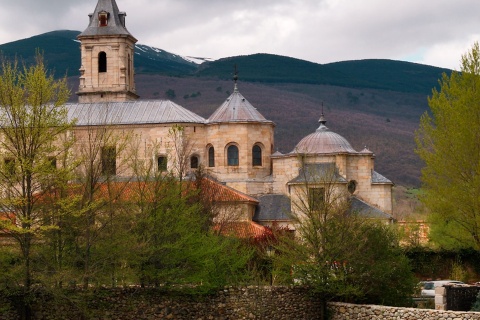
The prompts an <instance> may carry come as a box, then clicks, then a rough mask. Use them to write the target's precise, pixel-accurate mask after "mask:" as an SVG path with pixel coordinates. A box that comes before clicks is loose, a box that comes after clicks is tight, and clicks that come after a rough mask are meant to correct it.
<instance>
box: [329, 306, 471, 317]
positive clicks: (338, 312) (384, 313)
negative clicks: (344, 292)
mask: <svg viewBox="0 0 480 320" xmlns="http://www.w3.org/2000/svg"><path fill="white" fill-rule="evenodd" d="M328 309H329V313H330V320H345V319H348V320H398V319H408V320H417V319H418V320H438V319H451V320H463V319H469V320H475V319H480V312H463V311H442V310H433V309H413V308H395V307H384V306H373V305H359V304H348V303H338V302H332V303H329V304H328Z"/></svg>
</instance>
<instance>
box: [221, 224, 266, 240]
mask: <svg viewBox="0 0 480 320" xmlns="http://www.w3.org/2000/svg"><path fill="white" fill-rule="evenodd" d="M213 230H214V231H216V232H219V233H220V234H222V235H225V236H235V237H238V238H241V239H251V238H255V239H260V238H266V237H272V236H273V233H272V230H270V228H267V227H264V226H262V225H259V224H257V223H255V222H253V221H238V222H225V223H222V224H216V225H215V226H214V227H213Z"/></svg>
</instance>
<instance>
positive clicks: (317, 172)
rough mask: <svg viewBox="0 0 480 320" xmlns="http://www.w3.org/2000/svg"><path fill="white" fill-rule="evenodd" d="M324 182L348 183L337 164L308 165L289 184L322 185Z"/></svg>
mask: <svg viewBox="0 0 480 320" xmlns="http://www.w3.org/2000/svg"><path fill="white" fill-rule="evenodd" d="M322 182H338V183H346V182H347V180H345V178H344V177H342V176H341V175H340V174H339V173H338V170H337V167H336V165H335V163H333V162H324V163H307V164H305V165H304V167H303V168H300V171H299V173H298V176H296V177H295V178H293V179H292V180H290V181H289V182H288V183H289V184H298V183H322Z"/></svg>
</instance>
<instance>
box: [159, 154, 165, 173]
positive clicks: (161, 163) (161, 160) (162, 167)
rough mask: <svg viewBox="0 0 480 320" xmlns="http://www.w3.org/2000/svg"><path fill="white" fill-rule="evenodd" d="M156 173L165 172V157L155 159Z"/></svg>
mask: <svg viewBox="0 0 480 320" xmlns="http://www.w3.org/2000/svg"><path fill="white" fill-rule="evenodd" d="M157 168H158V171H167V157H165V156H159V157H158V158H157Z"/></svg>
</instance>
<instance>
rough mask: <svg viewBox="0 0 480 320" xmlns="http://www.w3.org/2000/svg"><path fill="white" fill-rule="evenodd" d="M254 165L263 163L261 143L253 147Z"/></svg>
mask: <svg viewBox="0 0 480 320" xmlns="http://www.w3.org/2000/svg"><path fill="white" fill-rule="evenodd" d="M252 165H253V166H261V165H262V148H261V147H260V146H259V145H254V146H253V148H252Z"/></svg>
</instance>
